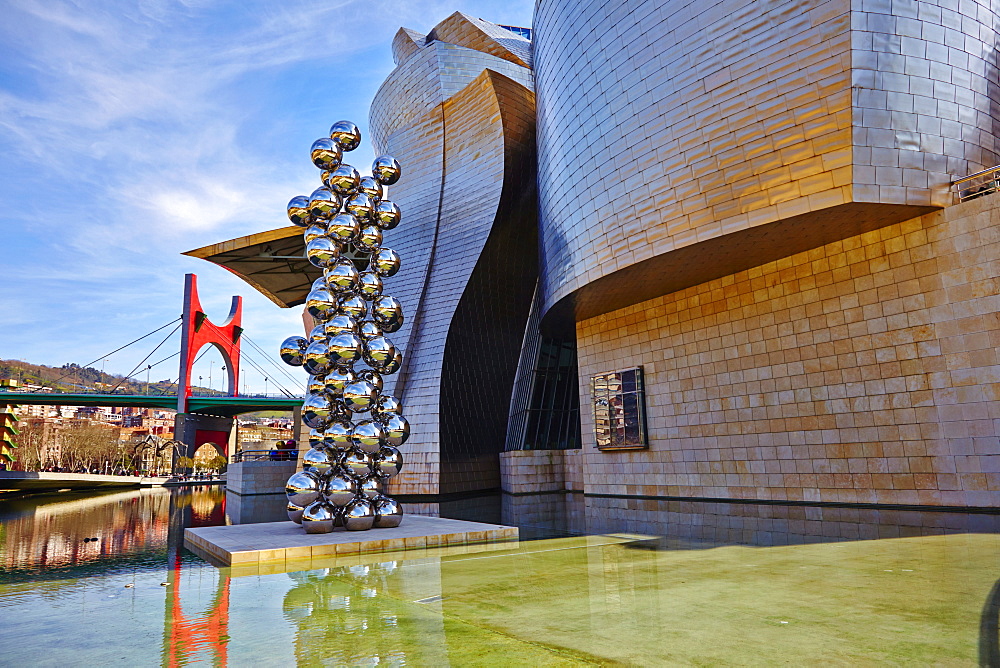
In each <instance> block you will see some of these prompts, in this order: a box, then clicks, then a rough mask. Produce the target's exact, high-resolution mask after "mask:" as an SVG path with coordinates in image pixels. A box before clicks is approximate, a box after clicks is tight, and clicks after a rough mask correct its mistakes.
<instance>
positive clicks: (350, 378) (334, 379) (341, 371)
mask: <svg viewBox="0 0 1000 668" xmlns="http://www.w3.org/2000/svg"><path fill="white" fill-rule="evenodd" d="M357 378H358V377H357V375H355V373H354V371H353V370H352V369H350V368H349V367H346V366H342V367H334V368H333V369H330V370H329V371H328V372H327V373H326V379H325V382H326V393H327V394H328V395H330V396H331V397H339V396H341V395H343V394H344V387H345V386H347V385H350V384H351V383H353V382H354V381H355V380H357Z"/></svg>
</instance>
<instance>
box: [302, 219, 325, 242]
mask: <svg viewBox="0 0 1000 668" xmlns="http://www.w3.org/2000/svg"><path fill="white" fill-rule="evenodd" d="M325 236H326V224H324V223H323V222H321V221H320V222H315V223H310V224H309V226H308V227H306V231H305V232H303V233H302V239H303V241H305V243H309V242H310V241H312V240H313V239H319V238H320V237H325Z"/></svg>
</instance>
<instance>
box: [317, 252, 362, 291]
mask: <svg viewBox="0 0 1000 668" xmlns="http://www.w3.org/2000/svg"><path fill="white" fill-rule="evenodd" d="M358 277H359V274H358V270H357V267H355V266H354V263H353V262H351V261H350V260H340V261H338V262H336V263H334V264H332V265H331V266H329V267H327V268H326V270H325V271H324V272H323V278H325V279H326V284H327V286H328V287H329V289H330V292H332V293H334V294H337V295H343V294H347V293H349V292H354V291H355V290H357V288H358Z"/></svg>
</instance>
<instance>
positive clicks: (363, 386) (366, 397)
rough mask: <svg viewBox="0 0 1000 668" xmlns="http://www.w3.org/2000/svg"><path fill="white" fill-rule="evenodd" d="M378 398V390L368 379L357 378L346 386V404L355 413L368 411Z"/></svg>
mask: <svg viewBox="0 0 1000 668" xmlns="http://www.w3.org/2000/svg"><path fill="white" fill-rule="evenodd" d="M377 398H378V390H377V389H375V386H374V385H372V384H371V383H369V382H368V381H367V380H356V381H354V382H353V383H351V384H350V385H347V386H346V387H344V404H345V405H346V406H347V408H348V410H351V411H354V412H355V413H366V412H368V410H369V409H370V408H371V407H372V404H374V403H375V399H377Z"/></svg>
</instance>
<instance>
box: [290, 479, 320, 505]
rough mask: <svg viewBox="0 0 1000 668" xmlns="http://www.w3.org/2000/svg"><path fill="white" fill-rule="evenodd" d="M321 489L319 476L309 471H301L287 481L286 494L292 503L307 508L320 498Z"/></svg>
mask: <svg viewBox="0 0 1000 668" xmlns="http://www.w3.org/2000/svg"><path fill="white" fill-rule="evenodd" d="M321 489H322V486H321V485H320V480H319V477H318V476H316V475H314V474H312V473H309V472H308V471H299V472H298V473H295V474H294V475H292V477H291V478H289V479H288V482H287V483H285V496H287V497H288V500H289V501H290V502H291V503H294V504H295V505H296V506H302V507H303V508H305V507H307V506H308V505H309V504H310V503H312V502H313V501H315V500H316V499H318V498H319V493H320V491H321Z"/></svg>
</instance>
